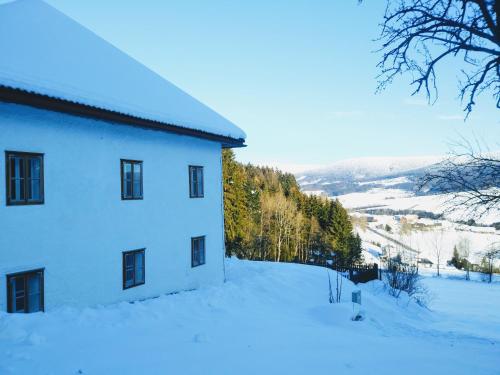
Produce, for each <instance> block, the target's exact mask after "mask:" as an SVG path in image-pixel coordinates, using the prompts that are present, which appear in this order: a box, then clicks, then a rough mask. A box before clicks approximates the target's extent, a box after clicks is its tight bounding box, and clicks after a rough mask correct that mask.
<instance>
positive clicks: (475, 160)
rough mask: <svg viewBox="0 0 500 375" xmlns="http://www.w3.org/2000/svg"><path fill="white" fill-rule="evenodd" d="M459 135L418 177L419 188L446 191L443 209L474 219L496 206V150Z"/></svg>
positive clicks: (499, 166)
mask: <svg viewBox="0 0 500 375" xmlns="http://www.w3.org/2000/svg"><path fill="white" fill-rule="evenodd" d="M476 144H477V145H474V144H471V143H470V142H468V141H466V140H465V139H462V141H460V143H457V145H456V146H455V148H454V149H453V150H452V152H451V155H450V156H449V157H448V158H447V159H445V160H444V161H442V162H441V163H439V164H438V165H437V166H436V167H434V168H432V169H431V170H430V171H429V172H427V173H426V174H425V175H424V176H423V177H422V178H421V180H420V181H419V183H418V186H417V189H418V190H419V191H421V192H429V191H431V192H432V191H434V192H436V193H441V194H448V195H447V196H448V199H447V200H446V202H445V204H444V213H445V214H450V213H454V212H455V213H458V212H460V213H461V214H462V216H463V218H473V219H478V218H481V217H482V216H484V215H486V214H488V213H489V212H494V211H497V210H499V209H500V154H499V153H498V152H497V153H491V152H483V151H482V150H481V147H480V145H479V144H478V143H477V142H476Z"/></svg>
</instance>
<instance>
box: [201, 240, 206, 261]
mask: <svg viewBox="0 0 500 375" xmlns="http://www.w3.org/2000/svg"><path fill="white" fill-rule="evenodd" d="M200 264H205V237H202V238H200Z"/></svg>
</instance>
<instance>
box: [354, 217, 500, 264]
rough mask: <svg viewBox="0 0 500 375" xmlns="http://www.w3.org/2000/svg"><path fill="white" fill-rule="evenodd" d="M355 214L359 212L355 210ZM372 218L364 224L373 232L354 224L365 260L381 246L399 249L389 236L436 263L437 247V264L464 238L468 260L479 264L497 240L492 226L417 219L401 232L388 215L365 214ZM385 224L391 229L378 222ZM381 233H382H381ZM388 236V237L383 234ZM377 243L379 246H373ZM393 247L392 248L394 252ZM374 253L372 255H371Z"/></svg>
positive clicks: (499, 241)
mask: <svg viewBox="0 0 500 375" xmlns="http://www.w3.org/2000/svg"><path fill="white" fill-rule="evenodd" d="M356 215H357V216H358V217H359V216H363V215H359V214H356ZM369 216H371V217H372V218H373V220H375V221H374V222H371V223H368V224H367V225H368V227H369V228H372V229H375V230H376V231H377V233H375V232H373V231H370V230H366V229H363V228H360V227H356V230H357V232H358V233H359V235H360V236H361V238H362V239H363V248H364V249H365V260H366V261H367V262H369V263H373V262H378V260H377V254H376V253H381V247H385V246H387V245H392V246H393V247H394V251H396V252H397V251H399V250H401V249H400V248H398V245H397V244H395V243H394V242H393V241H391V240H390V238H392V239H394V240H396V241H399V242H401V243H404V244H405V245H408V246H409V247H411V248H412V249H415V250H416V251H418V252H419V254H420V258H427V259H429V260H431V261H432V262H433V263H434V264H437V255H438V254H437V250H439V249H440V258H441V260H440V266H441V267H443V266H445V265H446V262H447V261H448V260H450V259H451V257H452V255H453V248H454V246H457V245H458V244H459V242H460V241H463V240H466V241H468V243H469V245H470V257H469V260H470V261H471V262H472V263H475V264H480V263H481V258H482V257H483V255H484V252H485V251H487V250H489V249H490V248H491V246H493V245H494V244H496V245H497V246H498V244H500V231H497V230H495V228H492V227H474V226H469V225H464V224H457V223H453V222H450V221H447V220H431V219H419V220H417V221H415V222H412V225H413V229H412V230H411V231H410V232H409V233H405V234H402V233H401V224H400V222H398V221H397V220H396V219H395V218H394V216H391V215H369ZM416 224H424V225H425V226H424V227H423V228H418V227H417V226H416ZM381 225H382V226H385V225H389V226H390V227H391V232H390V233H389V232H386V231H385V230H384V229H382V228H379V227H380V226H381ZM381 234H382V235H384V236H385V237H384V236H382V235H381ZM387 237H389V238H387ZM377 245H380V246H377ZM394 251H393V252H394ZM373 256H374V257H373Z"/></svg>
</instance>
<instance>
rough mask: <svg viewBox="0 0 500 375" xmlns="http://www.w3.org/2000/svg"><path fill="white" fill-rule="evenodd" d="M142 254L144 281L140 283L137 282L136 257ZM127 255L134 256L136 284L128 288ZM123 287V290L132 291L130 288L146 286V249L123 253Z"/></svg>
mask: <svg viewBox="0 0 500 375" xmlns="http://www.w3.org/2000/svg"><path fill="white" fill-rule="evenodd" d="M139 253H142V255H143V259H142V278H143V280H142V281H140V282H137V281H136V280H135V255H136V254H139ZM127 255H133V256H134V258H133V259H134V283H133V284H132V285H129V286H127V262H126V256H127ZM122 280H123V281H122V287H123V290H125V289H130V288H135V287H136V286H140V285H144V284H146V248H143V249H137V250H127V251H124V252H123V253H122Z"/></svg>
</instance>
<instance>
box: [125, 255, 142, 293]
mask: <svg viewBox="0 0 500 375" xmlns="http://www.w3.org/2000/svg"><path fill="white" fill-rule="evenodd" d="M144 280H145V258H144V249H140V250H133V251H126V252H124V253H123V289H128V288H132V287H134V286H138V285H142V284H144Z"/></svg>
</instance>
